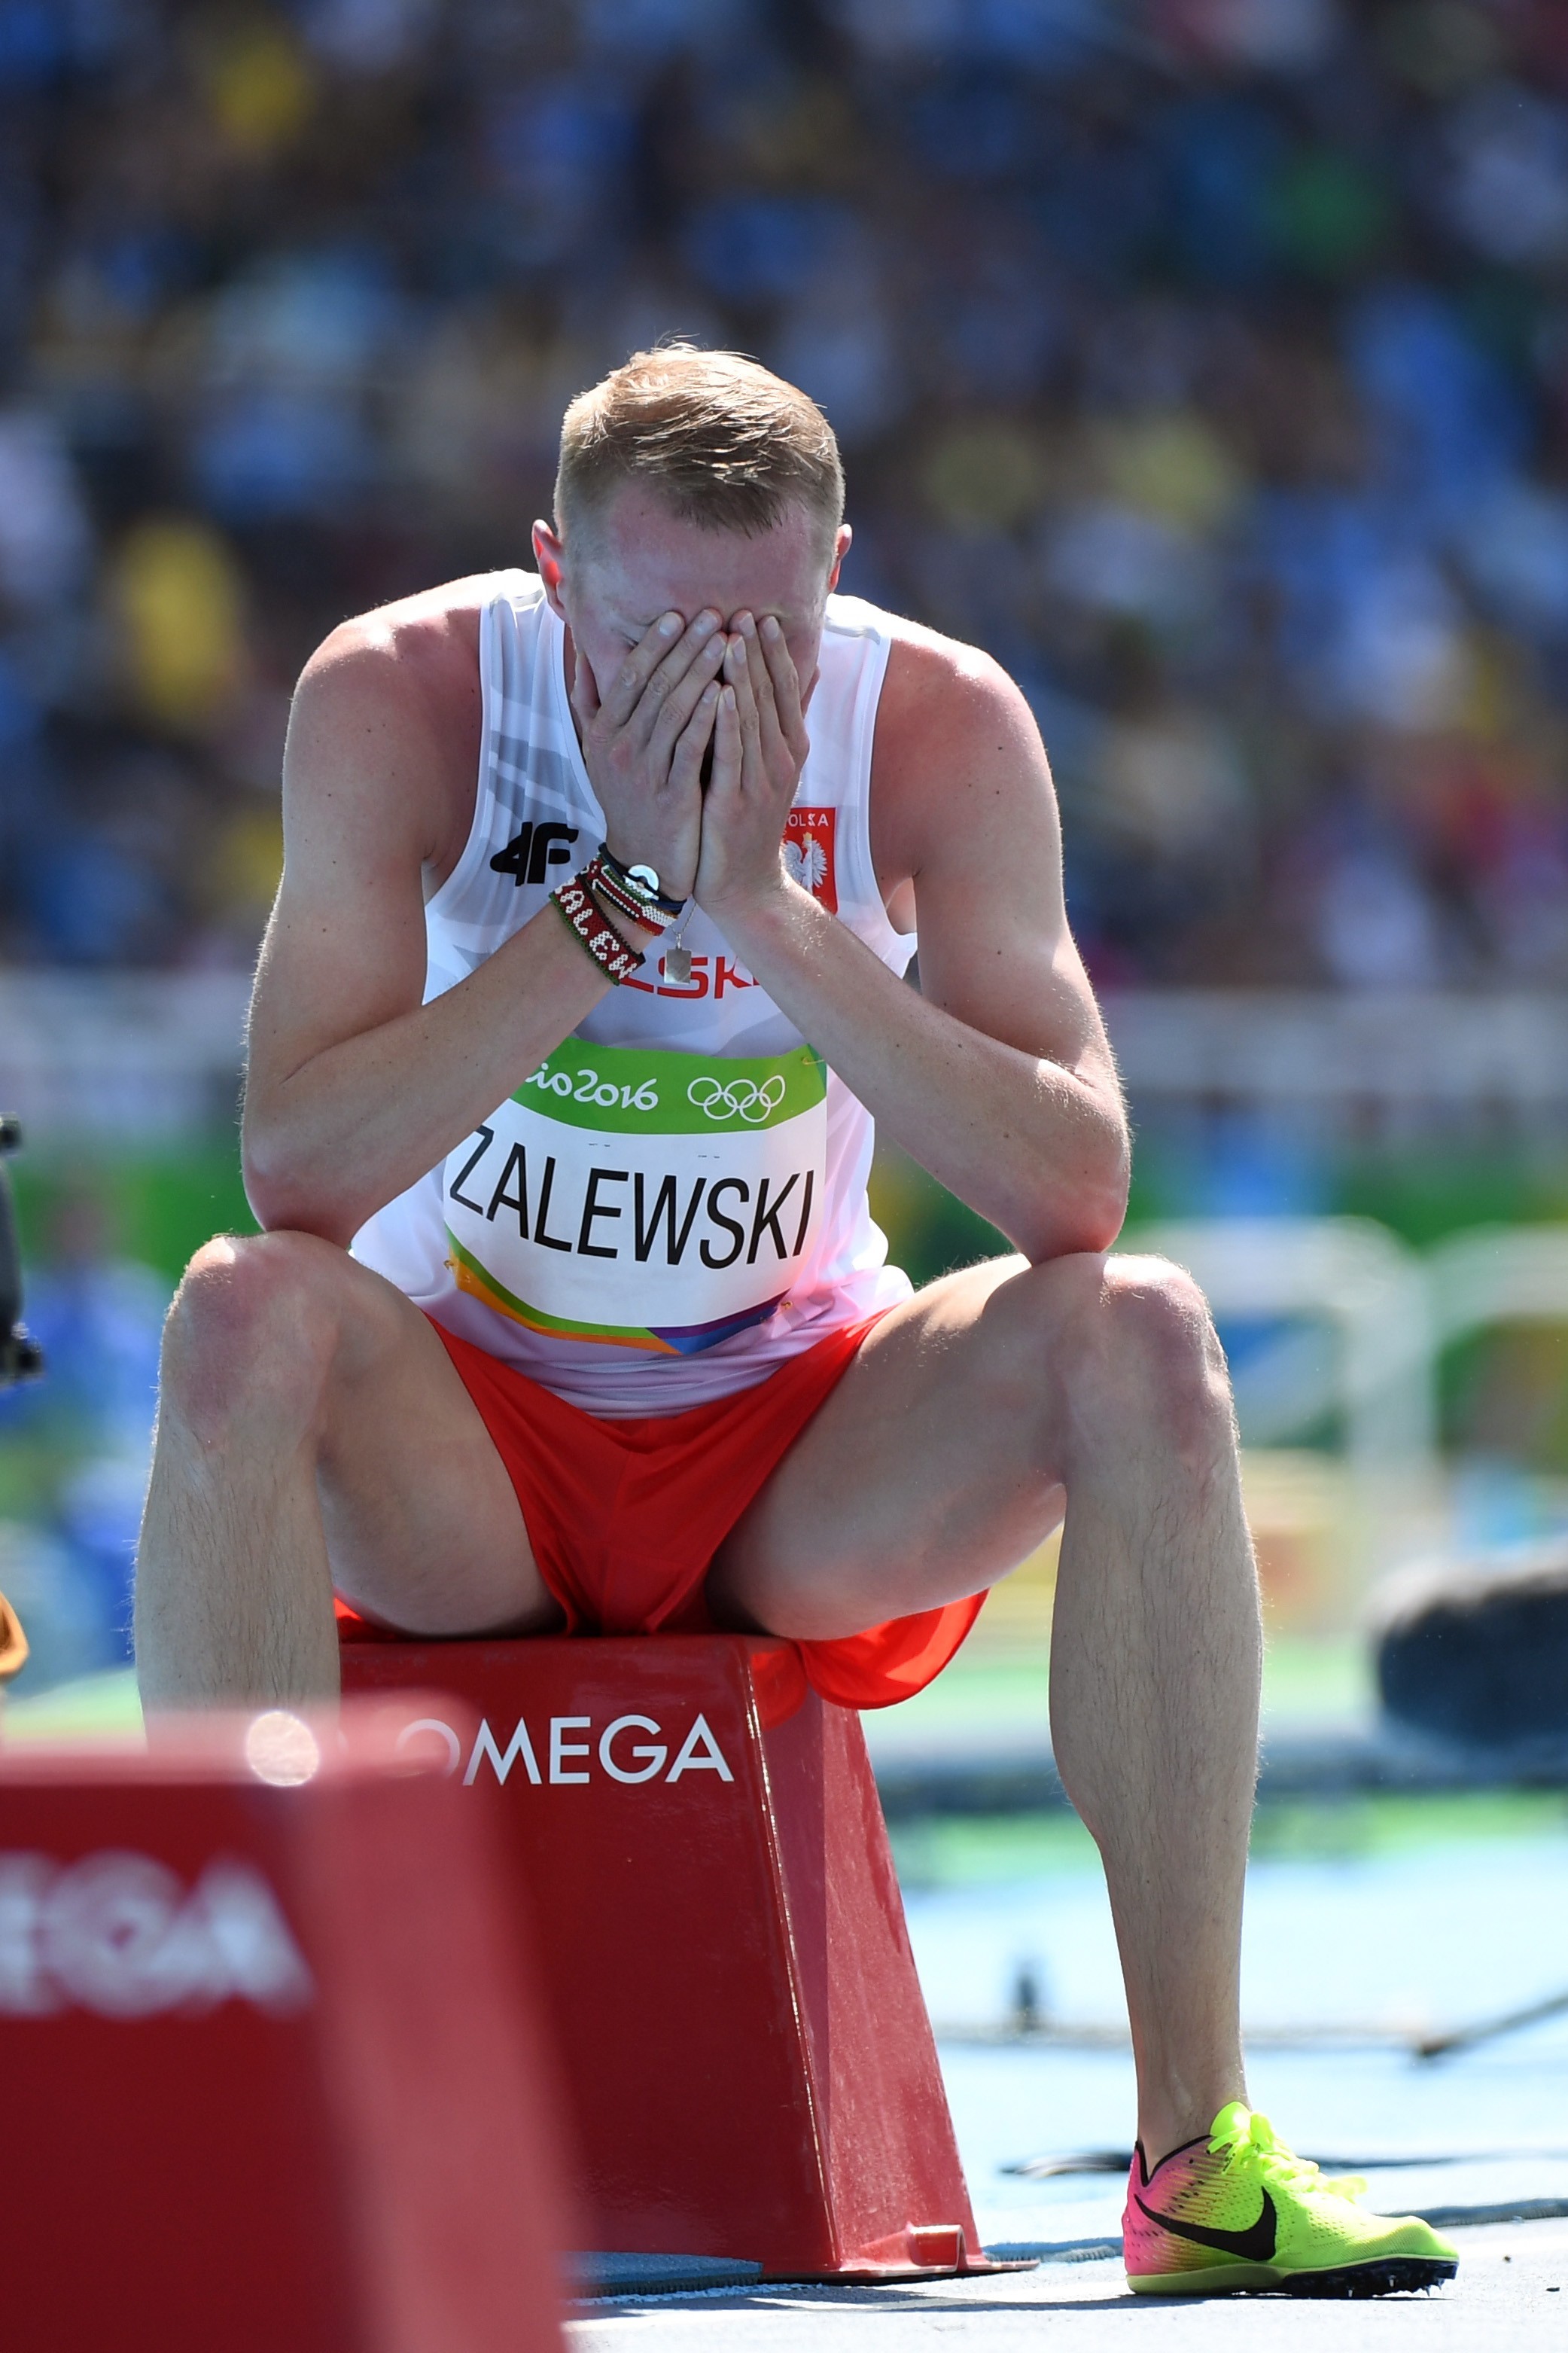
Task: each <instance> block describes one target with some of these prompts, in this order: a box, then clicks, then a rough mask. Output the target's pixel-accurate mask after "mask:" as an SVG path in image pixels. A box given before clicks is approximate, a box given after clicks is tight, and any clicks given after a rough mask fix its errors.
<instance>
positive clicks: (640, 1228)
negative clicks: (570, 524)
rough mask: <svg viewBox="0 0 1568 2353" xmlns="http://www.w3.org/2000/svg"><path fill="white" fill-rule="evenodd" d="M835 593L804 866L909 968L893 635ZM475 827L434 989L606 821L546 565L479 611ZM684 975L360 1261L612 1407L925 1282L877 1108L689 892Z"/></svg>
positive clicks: (446, 905)
mask: <svg viewBox="0 0 1568 2353" xmlns="http://www.w3.org/2000/svg"><path fill="white" fill-rule="evenodd" d="M897 626H898V625H897V623H896V621H895V620H894V619H893V617H891V616H890V615H889V614H886V613H882V612H879V610H877V608H876V607H873V606H870V605H867V604H863V603H862V602H861V601H860V600H859V599H858V597H853V596H831V597H829V598H828V601H827V617H826V625H825V627H824V629H823V633H822V650H821V655H820V659H819V670H818V677H817V683H816V691H815V693H814V695H813V697H812V701H811V707H810V710H809V712H808V713H807V725H808V729H809V732H810V736H811V754H810V757H809V758H808V760H807V761H806V764H805V769H804V771H803V772H802V775H801V780H800V786H799V788H798V790H797V792H796V795H795V806H794V807H793V808H792V809H791V811H790V814H789V818H788V821H787V826H786V830H785V835H784V845H785V856H786V859H787V860H788V862H789V865H790V869H791V871H792V872H793V873H794V874H795V878H796V880H797V881H800V882H802V883H803V884H804V885H805V887H806V888H807V889H809V890H810V891H811V892H813V894H814V895H815V896H816V898H817V899H818V900H819V901H820V902H822V904H823V905H825V906H826V907H827V908H828V909H829V910H830V911H831V912H833V913H836V914H837V917H838V919H839V921H840V922H841V923H847V924H848V926H849V928H850V929H851V930H852V931H853V932H855V933H856V934H858V937H859V938H861V939H862V940H864V941H865V942H866V944H867V945H868V947H870V948H871V949H872V950H873V951H874V952H875V954H876V955H878V956H879V957H880V959H881V961H882V962H883V963H884V964H885V965H888V967H889V970H891V971H893V972H895V973H899V974H902V973H903V971H904V970H905V969H906V967H907V965H908V964H909V961H910V957H911V955H913V954H914V950H915V938H914V934H912V933H910V934H900V933H898V932H895V931H894V929H893V927H892V925H891V924H890V923H889V921H888V916H887V912H886V910H885V908H884V907H883V904H882V900H881V896H880V893H879V891H878V888H877V878H876V873H875V870H874V868H873V866H872V862H871V848H870V837H869V826H868V809H869V797H870V779H871V746H872V737H873V733H874V729H875V725H876V717H877V703H878V698H879V695H880V692H881V687H882V680H883V677H884V675H885V673H886V670H887V666H888V654H889V647H890V644H891V640H892V637H893V635H894V633H895V631H896V629H897ZM479 677H480V684H481V689H482V693H483V703H484V712H483V736H482V742H481V747H480V754H479V792H478V796H477V799H476V802H475V807H474V821H473V825H472V827H471V828H470V830H469V834H468V843H467V845H466V847H465V849H464V850H463V854H462V856H461V858H460V859H459V860H458V864H457V866H456V867H455V868H454V870H453V871H452V873H451V874H450V875H449V876H448V878H447V881H445V882H444V883H443V884H442V885H441V888H440V889H439V890H438V891H437V892H435V894H434V895H433V896H432V898H431V899H430V901H429V902H428V903H427V905H426V911H425V923H426V945H427V976H426V986H425V1001H426V1004H428V1003H429V1001H430V999H431V998H432V997H438V996H439V995H440V994H441V993H442V991H443V990H445V989H448V988H452V987H456V986H457V984H458V982H459V981H462V980H465V979H467V978H468V975H469V974H470V973H472V972H473V971H474V970H475V969H476V967H477V966H478V965H480V964H482V963H483V962H484V961H485V959H486V958H487V957H488V956H490V955H494V954H495V951H496V950H497V949H498V948H499V947H500V946H501V945H502V944H503V943H504V942H505V941H506V940H508V939H510V936H511V934H513V933H514V932H516V931H518V930H520V929H521V926H522V925H523V924H524V923H527V922H528V921H529V920H530V918H531V916H533V915H534V914H536V913H538V912H539V910H540V908H541V907H542V904H543V902H544V901H545V899H546V898H547V896H548V895H549V893H550V892H551V891H552V889H553V888H554V887H555V886H556V884H557V883H559V882H561V881H564V880H566V879H567V877H568V876H570V875H571V874H573V873H574V872H575V871H577V869H578V868H579V867H580V866H582V865H583V864H584V863H585V862H586V860H588V859H589V858H591V857H592V856H593V854H594V852H595V849H597V848H598V845H599V843H600V841H601V839H603V836H604V818H603V813H602V811H601V809H600V807H599V804H598V801H597V799H596V797H595V793H594V789H593V786H592V785H591V784H590V783H589V781H588V772H587V769H586V767H585V766H584V762H583V754H582V749H581V746H580V745H579V744H578V741H577V735H576V731H575V729H574V725H573V723H572V712H571V706H570V704H569V702H568V701H567V691H566V678H565V663H564V632H563V628H562V624H561V622H560V621H559V620H558V619H557V618H556V617H555V616H554V614H552V612H551V610H550V607H549V606H548V604H547V603H546V602H545V598H544V593H543V589H542V586H541V584H540V582H539V580H538V579H537V578H536V577H535V575H533V574H531V573H527V572H504V573H499V574H497V575H495V579H494V583H493V587H492V592H491V594H490V596H489V598H488V600H487V602H486V603H485V605H484V607H483V608H482V611H481V614H480V618H479ZM684 944H685V945H686V947H687V948H688V949H689V950H690V952H691V976H690V979H689V981H688V982H687V983H686V984H685V985H684V986H679V987H678V986H676V985H675V984H674V983H673V982H671V981H670V980H668V978H667V977H666V976H665V973H664V967H663V962H662V959H661V958H660V957H659V956H658V952H657V944H656V946H655V947H654V948H652V949H650V951H649V955H648V961H647V964H646V965H644V967H643V970H642V971H641V972H640V973H639V974H638V975H637V978H636V979H635V980H631V981H626V982H624V983H623V984H622V986H621V987H619V988H614V989H612V990H611V991H610V992H609V994H608V995H607V996H606V997H605V998H604V1000H603V1002H602V1003H601V1004H599V1005H598V1006H596V1007H595V1009H594V1011H593V1012H592V1013H591V1014H590V1015H589V1016H588V1018H587V1019H586V1020H585V1021H584V1022H583V1024H582V1025H581V1027H580V1028H579V1029H577V1030H576V1031H575V1033H574V1035H573V1036H572V1037H571V1038H569V1039H566V1040H565V1041H564V1043H563V1046H562V1047H561V1048H559V1049H558V1050H557V1051H556V1052H555V1053H553V1054H552V1055H551V1056H549V1057H548V1058H547V1060H545V1061H544V1062H543V1063H542V1065H541V1067H540V1069H539V1070H538V1071H534V1072H532V1073H531V1076H530V1077H529V1078H528V1079H526V1080H525V1081H524V1082H523V1083H522V1085H521V1086H520V1087H519V1088H518V1090H517V1092H516V1094H515V1095H514V1096H512V1097H511V1098H510V1100H509V1101H508V1102H507V1103H503V1104H501V1105H500V1108H499V1109H498V1110H497V1111H496V1112H495V1113H492V1114H491V1115H490V1117H489V1119H488V1120H487V1121H485V1122H483V1123H481V1124H480V1125H479V1127H478V1128H476V1129H475V1131H474V1133H473V1134H472V1135H471V1136H470V1137H469V1138H468V1139H467V1141H466V1142H465V1143H464V1144H463V1145H461V1146H460V1147H459V1149H458V1151H457V1152H455V1153H453V1154H452V1155H451V1156H450V1157H449V1159H447V1162H446V1163H445V1164H444V1166H441V1167H437V1168H434V1169H432V1170H431V1171H430V1173H429V1175H428V1176H425V1177H423V1178H421V1180H420V1182H419V1183H418V1184H416V1185H414V1186H412V1187H410V1188H409V1190H408V1191H407V1192H406V1193H404V1194H401V1195H400V1196H399V1197H398V1198H397V1199H396V1200H395V1201H391V1202H389V1203H388V1204H387V1206H386V1208H384V1209H381V1210H378V1211H377V1213H376V1215H375V1216H374V1217H373V1218H371V1219H369V1220H368V1221H367V1223H366V1224H365V1225H364V1226H363V1227H362V1228H361V1229H360V1231H359V1233H358V1234H357V1235H356V1236H355V1237H354V1241H353V1254H354V1256H355V1257H356V1258H358V1259H359V1260H361V1261H363V1264H365V1265H366V1266H370V1267H374V1269H375V1270H376V1271H378V1272H379V1273H381V1274H384V1275H385V1276H386V1277H387V1279H388V1280H389V1281H390V1282H395V1284H396V1285H397V1287H398V1289H399V1290H400V1291H404V1292H405V1293H407V1294H408V1296H409V1297H410V1298H411V1299H412V1300H414V1301H415V1302H416V1304H417V1305H418V1306H420V1307H423V1308H425V1309H426V1311H427V1312H428V1313H429V1314H431V1315H432V1316H433V1317H434V1318H435V1320H436V1321H437V1323H439V1324H442V1325H443V1326H444V1327H445V1328H446V1329H447V1331H448V1332H451V1333H453V1334H455V1335H457V1336H458V1338H461V1339H464V1340H468V1341H471V1342H473V1343H474V1344H475V1345H477V1346H479V1347H481V1348H483V1349H485V1350H487V1351H488V1353H489V1355H491V1356H497V1357H500V1358H501V1359H502V1360H503V1361H505V1362H507V1363H509V1364H512V1365H515V1366H517V1367H518V1368H519V1370H520V1371H521V1372H524V1373H527V1374H528V1375H529V1376H530V1377H531V1379H533V1380H536V1381H539V1382H541V1383H542V1385H543V1386H544V1387H545V1388H550V1389H552V1390H553V1391H554V1392H555V1394H556V1395H557V1396H558V1397H562V1398H566V1399H567V1400H568V1402H569V1403H571V1404H573V1405H577V1406H581V1407H582V1408H583V1409H584V1410H585V1411H587V1412H590V1413H595V1414H600V1415H603V1416H605V1417H607V1418H617V1417H620V1416H629V1415H642V1414H664V1413H679V1412H681V1411H683V1410H684V1409H686V1408H688V1407H689V1406H696V1405H702V1404H706V1403H707V1402H708V1401H709V1400H710V1399H711V1398H720V1397H726V1396H729V1395H731V1393H732V1392H733V1391H735V1390H737V1389H743V1388H749V1387H751V1386H752V1384H753V1383H755V1382H757V1381H760V1380H763V1378H765V1377H766V1376H767V1375H768V1374H769V1373H771V1372H773V1370H774V1368H775V1367H776V1366H778V1365H780V1364H782V1363H783V1362H784V1360H785V1359H786V1358H787V1357H789V1356H795V1355H796V1354H798V1353H799V1351H800V1350H802V1349H804V1348H807V1347H810V1346H811V1345H813V1343H814V1342H816V1341H817V1340H820V1339H822V1338H823V1337H825V1336H826V1334H828V1333H829V1332H832V1331H835V1330H837V1328H838V1327H839V1326H841V1325H843V1324H849V1323H853V1322H856V1321H857V1320H858V1318H860V1317H861V1316H864V1315H869V1314H874V1313H875V1312H876V1311H877V1310H878V1309H879V1308H883V1307H889V1306H892V1305H894V1304H895V1303H897V1302H898V1301H899V1300H900V1299H905V1298H908V1297H909V1295H910V1282H909V1280H908V1278H907V1277H906V1276H905V1275H903V1274H902V1273H900V1271H898V1269H896V1268H893V1267H889V1265H888V1263H887V1250H888V1246H887V1241H886V1239H885V1237H884V1236H883V1234H882V1233H881V1232H880V1230H879V1229H878V1227H877V1226H876V1225H875V1224H874V1223H873V1221H872V1219H871V1215H870V1210H869V1207H868V1202H867V1198H866V1179H867V1176H868V1172H869V1169H870V1165H871V1149H872V1143H873V1130H872V1122H871V1118H870V1114H869V1113H868V1112H867V1111H866V1109H865V1108H864V1106H863V1105H862V1104H861V1103H859V1102H858V1100H857V1099H856V1097H855V1096H854V1095H852V1094H851V1093H850V1092H849V1090H848V1089H847V1087H846V1086H845V1085H844V1084H843V1083H842V1082H841V1081H840V1080H839V1079H838V1078H837V1076H836V1075H835V1074H834V1073H833V1072H832V1071H826V1070H825V1068H824V1066H823V1064H822V1061H821V1060H820V1058H819V1057H818V1056H817V1055H816V1053H815V1052H814V1051H813V1050H812V1049H811V1047H810V1046H809V1044H808V1043H807V1041H806V1040H805V1039H803V1038H802V1037H801V1035H800V1032H799V1031H798V1030H797V1029H795V1027H794V1026H793V1024H792V1023H790V1022H789V1021H788V1020H786V1018H784V1015H783V1014H782V1013H781V1012H780V1010H779V1008H777V1006H775V1005H774V1004H773V1000H772V998H771V997H768V996H767V995H766V994H765V993H764V991H763V988H762V987H760V985H759V984H758V983H757V982H756V981H754V980H753V979H752V976H751V975H750V973H749V972H747V971H746V970H745V969H744V968H743V966H742V965H738V964H737V963H736V961H735V960H734V958H733V957H732V956H731V955H730V953H729V950H728V947H727V944H726V943H725V941H724V938H723V936H722V934H721V933H720V932H719V931H718V930H717V928H716V927H715V926H714V925H713V924H712V923H710V922H709V920H708V918H707V916H706V915H705V914H703V913H702V912H701V910H700V909H695V908H694V909H693V910H692V911H691V913H690V917H689V922H688V923H687V926H686V933H685V941H684Z"/></svg>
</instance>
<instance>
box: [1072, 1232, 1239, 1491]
mask: <svg viewBox="0 0 1568 2353" xmlns="http://www.w3.org/2000/svg"><path fill="white" fill-rule="evenodd" d="M1062 1263H1063V1265H1064V1267H1065V1268H1067V1269H1068V1291H1069V1303H1068V1308H1067V1312H1066V1313H1065V1314H1063V1315H1062V1317H1061V1319H1060V1322H1059V1324H1058V1346H1059V1350H1060V1355H1059V1359H1058V1367H1059V1370H1060V1373H1061V1377H1062V1380H1063V1383H1064V1386H1065V1388H1066V1392H1067V1405H1068V1415H1069V1418H1070V1420H1071V1421H1072V1423H1073V1424H1074V1425H1075V1426H1077V1427H1078V1428H1079V1429H1080V1430H1086V1431H1088V1432H1089V1434H1090V1435H1093V1434H1094V1433H1096V1432H1097V1431H1104V1432H1106V1433H1107V1434H1110V1432H1111V1431H1115V1432H1116V1433H1118V1434H1122V1433H1125V1432H1126V1430H1127V1429H1128V1427H1129V1424H1132V1425H1135V1426H1136V1427H1138V1428H1141V1429H1142V1430H1147V1432H1148V1433H1149V1435H1150V1436H1151V1437H1153V1436H1156V1435H1159V1436H1163V1438H1164V1439H1165V1440H1166V1441H1167V1443H1172V1444H1173V1445H1174V1446H1175V1447H1176V1448H1177V1450H1178V1451H1181V1452H1183V1453H1188V1452H1190V1453H1192V1454H1193V1455H1194V1457H1198V1456H1202V1457H1207V1456H1209V1455H1211V1454H1212V1452H1213V1451H1214V1448H1215V1445H1216V1443H1219V1444H1228V1441H1229V1439H1230V1435H1231V1430H1232V1413H1231V1400H1230V1382H1229V1377H1228V1375H1227V1373H1226V1362H1225V1353H1224V1351H1223V1349H1222V1348H1221V1346H1220V1344H1219V1339H1218V1336H1217V1335H1216V1333H1215V1327H1214V1319H1213V1317H1212V1316H1211V1315H1210V1314H1209V1307H1208V1302H1207V1300H1206V1299H1205V1296H1204V1294H1203V1293H1202V1291H1201V1290H1200V1289H1199V1288H1198V1285H1197V1284H1196V1283H1195V1282H1194V1281H1193V1279H1192V1277H1191V1275H1190V1274H1187V1273H1185V1272H1184V1271H1183V1269H1182V1268H1180V1267H1178V1266H1173V1265H1172V1264H1171V1262H1170V1261H1168V1260H1165V1259H1160V1258H1140V1257H1133V1256H1131V1255H1129V1256H1126V1257H1115V1258H1103V1259H1088V1258H1085V1259H1080V1260H1075V1261H1063V1262H1062Z"/></svg>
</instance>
